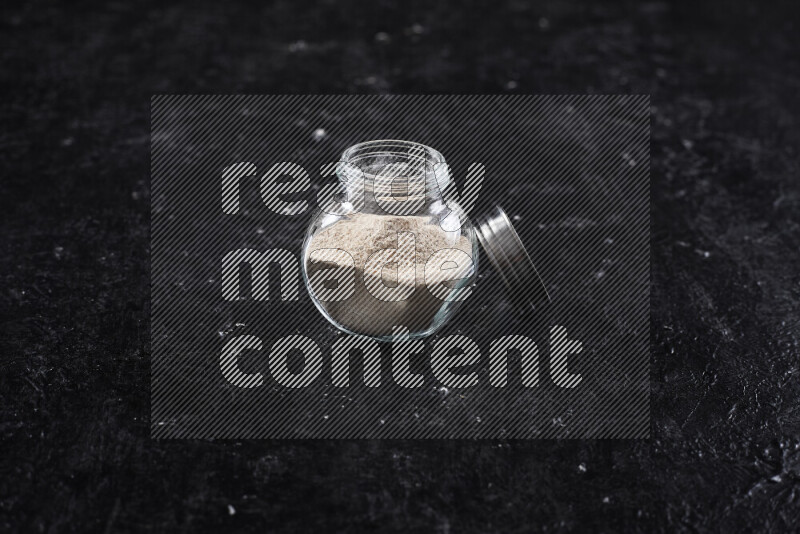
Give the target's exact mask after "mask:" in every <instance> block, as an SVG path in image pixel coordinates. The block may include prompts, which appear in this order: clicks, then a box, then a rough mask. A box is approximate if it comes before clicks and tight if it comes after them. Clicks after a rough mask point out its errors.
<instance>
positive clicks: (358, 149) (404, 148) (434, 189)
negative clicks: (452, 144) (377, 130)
mask: <svg viewBox="0 0 800 534" xmlns="http://www.w3.org/2000/svg"><path fill="white" fill-rule="evenodd" d="M381 158H389V159H392V160H393V161H392V162H391V163H392V164H394V163H402V162H405V163H410V164H412V166H414V167H417V171H416V173H415V174H416V176H420V177H421V178H423V182H422V183H424V187H425V189H426V191H427V194H428V195H431V196H433V197H437V196H439V195H441V192H443V191H444V190H445V188H446V187H447V185H448V184H449V183H450V169H449V168H448V166H447V164H446V162H445V159H444V156H442V154H441V152H439V151H438V150H436V149H435V148H431V147H429V146H427V145H423V144H422V143H417V142H416V141H404V140H402V139H377V140H374V141H364V142H362V143H358V144H355V145H353V146H351V147H350V148H348V149H347V150H345V151H344V152H343V153H342V157H341V161H340V167H339V170H338V171H337V174H338V175H339V180H340V181H341V182H342V183H344V184H348V185H350V184H355V185H358V184H361V183H364V182H370V183H371V184H372V185H373V187H374V188H375V189H376V192H377V191H384V190H387V189H388V188H391V187H393V185H392V184H396V185H397V186H399V185H400V183H399V182H396V178H397V176H388V175H387V176H384V175H382V174H381V173H376V172H374V171H371V170H367V169H366V168H364V167H366V166H368V164H369V162H370V161H371V160H374V161H376V162H380V163H379V164H382V165H387V164H388V162H386V161H383V162H381ZM417 173H418V174H417ZM409 177H410V175H409ZM384 192H385V191H384Z"/></svg>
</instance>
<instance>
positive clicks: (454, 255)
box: [302, 141, 478, 340]
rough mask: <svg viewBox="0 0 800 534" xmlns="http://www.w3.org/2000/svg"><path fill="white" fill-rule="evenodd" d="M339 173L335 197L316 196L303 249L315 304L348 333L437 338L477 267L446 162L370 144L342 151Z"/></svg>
mask: <svg viewBox="0 0 800 534" xmlns="http://www.w3.org/2000/svg"><path fill="white" fill-rule="evenodd" d="M336 174H337V177H338V179H339V185H340V188H339V190H338V191H339V192H338V193H337V194H331V195H328V196H327V197H325V196H324V195H323V196H322V197H323V198H321V199H320V209H319V210H318V211H317V212H316V213H315V214H314V216H313V218H312V220H311V224H310V226H309V228H308V231H307V233H306V237H305V241H304V243H303V261H302V266H303V278H304V280H305V283H306V286H307V287H308V290H309V294H310V295H311V299H312V300H313V302H314V304H315V305H316V306H317V308H318V309H319V310H320V312H321V313H322V315H324V316H325V318H327V319H328V320H329V321H330V322H331V323H332V324H333V325H334V326H336V327H337V328H339V329H340V330H343V331H345V332H348V333H353V334H360V335H365V336H369V337H373V338H377V339H380V340H391V339H393V335H394V334H396V333H397V332H395V331H394V330H393V329H394V328H403V329H407V330H408V333H407V334H408V335H409V336H410V337H411V338H420V337H425V336H428V335H430V334H432V333H434V332H436V331H437V330H439V329H440V328H441V327H442V326H443V325H444V324H445V322H446V321H447V320H448V319H449V318H450V317H452V316H453V314H454V313H455V311H456V310H457V308H458V307H459V306H460V305H461V304H462V302H463V300H464V299H465V298H466V297H467V296H468V295H469V292H470V291H471V286H472V283H473V281H474V277H475V273H476V272H477V267H478V266H477V259H478V252H477V237H476V233H475V229H474V227H473V226H472V223H471V222H470V221H469V220H468V219H467V218H466V216H465V214H464V210H463V209H462V208H461V207H460V206H458V205H457V204H456V203H454V202H453V201H451V200H448V201H447V202H446V203H445V201H444V198H443V192H444V191H445V190H446V187H447V186H448V184H449V183H450V173H449V170H448V167H447V164H446V163H445V160H444V158H443V157H442V155H441V154H440V153H439V152H438V151H436V150H434V149H432V148H430V147H427V146H425V145H421V144H419V143H413V142H408V141H369V142H365V143H360V144H358V145H355V146H352V147H350V148H349V149H347V150H346V151H345V152H344V153H343V154H342V158H341V161H340V162H339V163H338V164H337V170H336ZM402 333H403V334H406V332H405V331H402Z"/></svg>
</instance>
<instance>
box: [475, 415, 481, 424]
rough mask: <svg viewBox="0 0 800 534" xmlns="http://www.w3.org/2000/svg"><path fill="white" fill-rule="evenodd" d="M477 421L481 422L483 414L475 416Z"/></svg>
mask: <svg viewBox="0 0 800 534" xmlns="http://www.w3.org/2000/svg"><path fill="white" fill-rule="evenodd" d="M475 421H476V422H478V423H480V422H481V416H480V415H479V416H478V417H476V418H475Z"/></svg>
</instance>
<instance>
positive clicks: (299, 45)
mask: <svg viewBox="0 0 800 534" xmlns="http://www.w3.org/2000/svg"><path fill="white" fill-rule="evenodd" d="M306 48H308V44H307V43H306V42H305V41H303V40H302V39H300V40H299V41H295V42H293V43H290V44H289V52H302V51H303V50H305V49H306Z"/></svg>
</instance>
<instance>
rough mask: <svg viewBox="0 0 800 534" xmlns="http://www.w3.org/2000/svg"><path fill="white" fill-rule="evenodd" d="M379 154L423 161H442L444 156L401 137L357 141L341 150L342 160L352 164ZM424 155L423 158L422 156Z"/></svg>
mask: <svg viewBox="0 0 800 534" xmlns="http://www.w3.org/2000/svg"><path fill="white" fill-rule="evenodd" d="M381 154H391V155H401V156H406V157H409V158H417V159H424V163H431V164H437V163H444V162H445V160H444V156H442V154H441V152H439V151H438V150H436V149H435V148H431V147H429V146H428V145H424V144H422V143H417V142H416V141H405V140H403V139H376V140H373V141H363V142H361V143H357V144H355V145H353V146H351V147H350V148H348V149H347V150H345V151H344V152H342V162H343V163H347V164H353V163H355V162H357V161H360V160H363V159H366V158H369V157H376V156H379V155H381ZM423 155H424V158H423Z"/></svg>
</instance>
